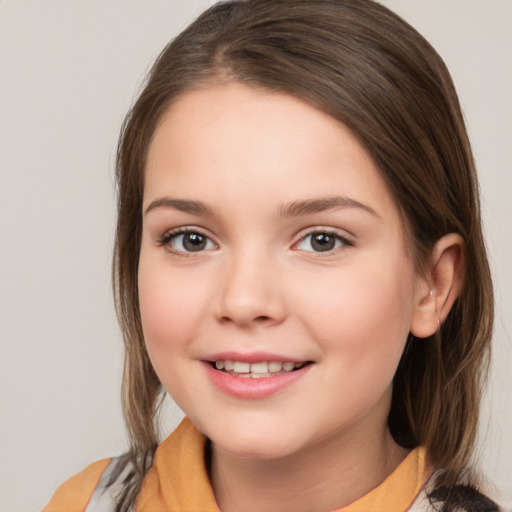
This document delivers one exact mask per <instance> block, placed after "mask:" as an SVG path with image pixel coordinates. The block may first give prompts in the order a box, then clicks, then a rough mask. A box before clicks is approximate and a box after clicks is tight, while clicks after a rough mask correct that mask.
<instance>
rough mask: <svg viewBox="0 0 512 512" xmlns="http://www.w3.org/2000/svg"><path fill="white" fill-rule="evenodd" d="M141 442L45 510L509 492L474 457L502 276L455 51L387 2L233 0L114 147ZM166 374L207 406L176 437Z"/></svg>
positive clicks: (459, 501)
mask: <svg viewBox="0 0 512 512" xmlns="http://www.w3.org/2000/svg"><path fill="white" fill-rule="evenodd" d="M117 164H118V166H117V169H118V174H117V180H118V192H119V196H118V225H117V238H116V247H115V258H114V284H115V292H116V303H117V307H118V315H119V319H120V323H121V327H122V330H123V333H124V339H125V348H126V356H125V372H124V382H123V405H124V414H125V419H126V424H127V428H128V432H129V436H130V441H131V449H130V451H129V453H127V454H126V455H124V456H122V457H119V458H114V459H109V460H105V461H100V462H98V463H95V464H93V465H91V466H89V467H88V468H87V469H86V470H85V471H84V472H83V473H81V474H79V475H77V476H76V477H74V478H73V479H71V480H70V481H68V482H67V483H65V484H64V485H63V486H62V487H61V488H60V489H59V490H58V491H57V493H56V494H55V496H54V498H53V499H52V501H51V502H50V504H49V505H48V506H47V508H46V509H45V510H46V511H48V512H51V511H57V510H66V511H68V512H71V511H74V510H77V511H78V510H87V511H88V512H89V511H96V510H101V511H108V510H116V511H122V512H127V511H130V510H137V511H148V512H149V511H157V510H158V511H197V512H206V511H208V512H209V511H218V510H220V511H222V512H232V511H237V512H245V511H247V512H250V511H261V510H265V511H280V512H283V511H288V510H293V511H307V512H315V511H318V512H320V511H327V510H344V511H350V512H355V511H369V510H372V511H382V512H384V511H405V510H415V511H420V510H421V511H423V510H444V511H449V510H461V509H462V510H467V511H480V510H482V511H483V510H488V511H491V510H498V506H497V505H496V504H495V503H494V502H493V501H492V500H490V499H489V498H487V497H486V496H484V495H483V494H482V493H481V492H479V490H478V489H479V481H478V479H477V478H476V476H475V475H474V474H472V473H471V471H470V456H471V452H472V448H473V444H474V440H475V435H476V428H477V418H478V408H479V401H480V394H481V390H482V385H483V380H484V377H485V374H486V369H487V364H488V357H489V344H490V338H491V331H492V318H493V299H492V285H491V280H490V274H489V268H488V263H487V258H486V254H485V248H484V244H483V239H482V233H481V226H480V213H479V204H478V193H477V182H476V176H475V168H474V162H473V158H472V155H471V149H470V146H469V141H468V137H467V134H466V130H465V127H464V122H463V117H462V113H461V110H460V106H459V103H458V100H457V96H456V93H455V90H454V87H453V84H452V81H451V79H450V76H449V73H448V71H447V70H446V67H445V65H444V63H443V62H442V60H441V59H440V57H439V56H438V55H437V54H436V52H435V51H434V50H433V49H432V47H431V46H430V45H429V44H428V43H427V42H426V41H425V40H424V39H423V38H422V37H421V36H420V35H419V34H418V33H417V32H416V31H415V30H414V29H412V28H411V27H410V26H409V25H407V24H406V23H405V22H404V21H403V20H401V19H400V18H399V17H397V16H396V15H394V14H393V13H391V12H390V11H389V10H387V9H386V8H384V7H382V6H380V5H379V4H377V3H375V2H373V1H371V0H314V1H313V0H274V1H272V2H268V1H265V0H248V1H229V2H225V3H220V4H218V5H216V6H214V7H212V8H211V9H209V10H208V11H207V12H205V13H204V14H203V15H202V16H201V17H200V18H199V19H198V20H197V21H195V22H194V23H193V24H192V25H190V26H189V27H188V28H187V29H186V30H185V31H184V32H183V33H182V34H180V35H179V36H178V37H177V38H176V39H175V40H174V41H172V42H171V43H170V44H169V45H168V46H167V47H166V48H165V50H164V51H163V52H162V54H161V55H160V57H159V58H158V60H157V62H156V63H155V65H154V67H153V69H152V71H151V72H150V75H149V77H148V80H147V83H146V86H145V88H144V90H143V91H142V93H141V95H140V97H139V99H138V100H137V102H136V103H135V105H134V107H133V108H132V110H131V112H130V113H129V115H128V117H127V119H126V122H125V125H124V127H123V130H122V135H121V139H120V143H119V150H118V160H117ZM164 392H168V393H169V394H170V395H171V396H172V398H173V399H174V400H175V401H176V402H177V404H178V405H179V406H180V407H181V408H182V409H183V411H184V412H185V413H186V415H187V418H186V419H185V420H184V421H183V423H182V424H181V425H180V426H179V427H178V429H177V430H176V431H175V432H174V433H173V434H171V436H170V437H169V438H167V439H166V440H165V441H164V442H163V443H161V444H160V445H158V442H157V439H158V436H157V432H156V428H155V423H156V419H157V411H158V406H159V404H160V403H161V398H162V396H163V393H164Z"/></svg>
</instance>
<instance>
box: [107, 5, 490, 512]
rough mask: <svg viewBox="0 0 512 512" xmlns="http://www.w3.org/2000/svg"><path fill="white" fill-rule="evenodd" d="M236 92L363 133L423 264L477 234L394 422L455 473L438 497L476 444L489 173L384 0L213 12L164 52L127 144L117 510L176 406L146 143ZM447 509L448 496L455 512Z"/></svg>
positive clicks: (122, 171)
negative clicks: (124, 442)
mask: <svg viewBox="0 0 512 512" xmlns="http://www.w3.org/2000/svg"><path fill="white" fill-rule="evenodd" d="M222 81H226V82H228V81H236V82H240V83H243V84H246V85H249V86H256V87H263V88H266V89H269V90H273V91H280V92H285V93H287V94H291V95H293V96H296V97H299V98H301V99H303V100H305V101H307V102H309V103H310V104H311V105H313V106H315V107H316V108H318V109H319V110H321V111H323V112H325V113H327V114H329V115H330V116H332V117H333V118H335V119H337V120H339V121H340V122H341V123H343V124H345V125H346V126H347V127H349V128H350V129H351V131H352V133H353V134H354V135H355V136H356V137H357V138H358V139H359V141H360V142H361V143H362V144H363V146H364V147H365V148H366V149H367V151H368V152H369V154H370V155H371V156H372V157H373V159H374V161H375V162H376V164H377V166H378V168H379V169H380V171H381V173H382V176H383V177H384V179H385V180H386V182H387V185H388V187H389V190H390V191H391V193H392V194H393V195H394V197H395V199H396V201H397V204H398V205H399V208H400V209H401V212H402V215H403V218H404V223H405V225H406V226H407V239H408V244H409V247H410V249H411V253H412V255H413V257H414V258H415V261H416V263H417V266H418V268H420V269H421V268H422V266H423V265H424V263H425V262H426V259H427V257H428V256H429V255H430V251H431V250H432V248H433V246H434V244H435V242H436V241H437V240H438V239H439V238H440V237H442V236H443V235H445V234H447V233H450V232H455V233H459V234H460V235H461V236H462V237H463V239H464V241H465V243H466V276H467V278H466V280H465V284H464V287H463V289H462V293H461V295H460V297H459V298H458V300H457V301H456V303H455V305H454V307H453V308H452V311H451V312H450V314H449V315H448V318H447V319H446V321H445V322H444V324H443V325H442V328H441V329H440V331H439V332H438V333H437V334H436V335H434V336H432V337H431V338H430V339H427V340H416V339H414V338H413V337H410V339H409V341H408V343H407V346H406V350H405V351H404V354H403V356H402V360H401V362H400V365H399V367H398V370H397V373H396V375H395V380H394V389H393V400H392V406H391V411H390V414H389V426H390V429H391V432H392V434H393V436H394V437H395V440H396V441H397V442H398V443H400V444H402V445H403V446H407V447H412V446H416V445H424V446H425V447H426V449H427V453H428V455H429V457H430V459H431V460H432V462H433V463H434V465H435V467H436V468H438V469H440V470H441V471H440V472H438V473H437V481H436V482H437V484H438V486H443V487H445V488H447V489H448V490H450V489H453V488H454V486H455V484H456V483H457V482H458V481H460V478H461V476H462V474H463V471H464V469H465V468H467V467H468V466H469V462H470V456H471V453H472V449H473V445H474V441H475V436H476V431H477V420H478V410H479V404H480V398H481V393H482V389H483V385H484V379H485V376H486V371H487V366H488V360H489V353H490V339H491V332H492V322H493V296H492V284H491V278H490V272H489V267H488V262H487V258H486V253H485V247H484V242H483V237H482V232H481V220H480V207H479V199H478V185H477V179H476V171H475V164H474V160H473V156H472V153H471V148H470V144H469V140H468V136H467V133H466V129H465V125H464V120H463V115H462V112H461V108H460V105H459V101H458V99H457V95H456V92H455V88H454V86H453V83H452V80H451V78H450V75H449V72H448V70H447V68H446V66H445V64H444V62H443V61H442V59H441V58H440V57H439V55H438V54H437V53H436V51H435V50H434V49H433V48H432V47H431V46H430V44H429V43H428V42H427V41H426V40H425V39H424V38H423V37H422V36H421V35H420V34H418V32H416V31H415V30H414V29H413V28H412V27H411V26H410V25H408V24H407V23H406V22H405V21H403V20H402V19H401V18H400V17H398V16H397V15H395V14H394V13H392V12H391V11H389V10H388V9H386V8H385V7H383V6H381V5H379V4H377V3H376V2H374V1H372V0H272V1H268V0H247V1H243V0H239V1H228V2H223V3H219V4H217V5H215V6H214V7H212V8H210V9H209V10H207V11H206V12H205V13H204V14H202V15H201V16H200V17H199V18H198V19H197V20H196V21H195V22H193V23H192V24H191V25H190V26H189V27H188V28H187V29H186V30H185V31H183V32H182V33H181V34H180V35H179V36H178V37H176V38H175V39H174V40H173V41H171V43H170V44H169V45H168V46H167V47H166V48H165V49H164V50H163V52H162V53H161V54H160V56H159V57H158V59H157V60H156V62H155V64H154V66H153V68H152V70H151V72H150V73H149V76H148V78H147V82H146V84H145V87H144V88H143V90H142V93H141V94H140V96H139V98H138V100H137V101H136V103H135V104H134V106H133V108H132V109H131V111H130V112H129V114H128V116H127V118H126V120H125V123H124V125H123V129H122V133H121V138H120V142H119V147H118V155H117V184H118V224H117V235H116V244H115V255H114V272H113V273H114V289H115V296H116V305H117V312H118V316H119V321H120V324H121V328H122V331H123V334H124V341H125V349H126V355H125V366H124V377H123V411H124V416H125V421H126V425H127V428H128V433H129V437H130V442H131V451H130V454H131V458H132V462H133V463H134V464H135V468H136V473H135V474H134V475H133V478H132V480H131V481H130V482H129V483H127V485H126V486H125V489H124V492H123V495H122V496H121V498H120V500H119V506H118V510H128V507H129V505H130V504H133V503H134V502H135V499H136V497H137V494H138V492H139V490H140V485H141V483H142V479H143V478H144V476H145V473H146V471H147V467H148V465H149V464H150V462H151V458H152V455H153V453H154V450H155V449H156V446H157V433H156V429H155V420H156V418H155V415H156V412H157V409H158V404H159V397H160V396H161V395H162V388H161V384H160V382H159V380H158V377H157V376H156V374H155V372H154V370H153V368H152V366H151V363H150V361H149V358H148V355H147V352H146V349H145V345H144V339H143V335H142V327H141V318H140V312H139V304H138V293H137V271H138V259H139V250H140V241H141V229H142V197H143V188H144V166H145V160H146V155H147V151H148V146H149V142H150V141H151V137H152V134H153V132H154V130H155V128H156V126H157V125H158V123H159V121H160V119H161V118H162V115H163V114H164V113H165V112H166V110H167V109H168V108H169V105H170V104H171V103H172V102H174V101H176V99H177V98H178V97H179V96H180V94H182V93H183V92H184V91H187V90H190V89H191V88H197V87H202V86H208V84H212V83H219V82H222ZM448 495H449V493H448ZM449 504H450V497H449V496H448V500H447V501H446V502H445V503H444V505H443V507H444V508H445V509H446V510H448V509H449V508H450V505H449Z"/></svg>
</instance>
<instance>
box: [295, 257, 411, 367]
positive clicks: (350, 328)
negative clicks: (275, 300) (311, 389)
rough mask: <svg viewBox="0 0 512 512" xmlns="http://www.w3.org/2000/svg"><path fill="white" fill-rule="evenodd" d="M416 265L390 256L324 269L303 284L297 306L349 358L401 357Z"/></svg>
mask: <svg viewBox="0 0 512 512" xmlns="http://www.w3.org/2000/svg"><path fill="white" fill-rule="evenodd" d="M414 276H415V273H414V271H413V269H412V265H411V263H410V262H409V261H408V260H405V259H404V258H403V257H402V258H401V257H398V256H396V255H395V257H389V258H388V261H385V262H384V261H382V260H380V261H379V264H378V265H375V264H374V265H371V264H368V262H363V261H358V264H355V265H348V266H346V267H344V268H342V269H340V271H339V274H338V275H337V276H332V275H327V274H326V275H325V276H322V275H319V276H316V279H315V280H314V282H313V281H311V282H310V283H306V286H303V287H302V289H303V290H307V293H304V292H302V293H300V292H299V291H297V297H299V296H300V297H301V300H300V303H299V302H298V307H300V308H301V310H302V311H303V314H302V315H301V316H302V317H304V316H305V315H306V313H305V312H306V311H307V310H308V309H309V310H310V313H309V314H308V315H307V318H309V328H310V330H311V331H312V335H313V336H314V338H315V339H317V340H318V343H319V344H320V345H321V346H322V347H323V348H324V349H325V350H326V351H327V350H328V351H329V352H330V353H335V354H339V355H340V356H343V358H344V359H345V360H346V361H347V364H361V363H363V362H364V361H365V360H367V361H371V362H374V361H380V362H385V361H389V363H390V364H393V365H394V363H395V362H396V363H397V364H398V360H399V359H400V356H401V353H402V351H403V347H404V345H405V341H406V339H407V335H408V333H409V329H410V323H411V318H412V312H413V299H414V279H415V277H414Z"/></svg>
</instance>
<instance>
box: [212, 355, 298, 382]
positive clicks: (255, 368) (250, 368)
mask: <svg viewBox="0 0 512 512" xmlns="http://www.w3.org/2000/svg"><path fill="white" fill-rule="evenodd" d="M305 364H306V363H304V362H300V363H294V362H292V361H286V362H285V363H283V362H281V361H268V362H267V361H260V362H258V363H252V364H251V363H246V362H245V361H232V360H230V359H226V360H225V361H223V360H217V361H215V368H217V370H224V371H226V372H232V374H235V375H236V374H238V375H239V376H240V377H252V378H255V379H256V378H261V377H270V376H271V375H272V374H278V373H283V372H291V371H292V370H296V369H298V368H302V367H303V366H304V365H305Z"/></svg>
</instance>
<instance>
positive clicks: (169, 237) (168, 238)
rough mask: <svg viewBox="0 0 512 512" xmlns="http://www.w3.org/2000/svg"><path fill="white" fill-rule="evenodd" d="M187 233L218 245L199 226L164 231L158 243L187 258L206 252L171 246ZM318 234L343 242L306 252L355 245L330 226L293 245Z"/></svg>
mask: <svg viewBox="0 0 512 512" xmlns="http://www.w3.org/2000/svg"><path fill="white" fill-rule="evenodd" d="M187 234H197V235H201V236H202V237H204V238H206V239H207V241H210V242H211V243H213V244H214V245H215V246H217V244H216V243H215V242H214V241H213V240H212V239H211V238H210V237H209V236H208V235H207V234H206V233H205V232H204V231H203V230H201V229H199V228H197V227H180V228H176V229H171V230H170V231H167V232H166V233H164V234H163V235H162V236H161V237H160V238H159V239H158V240H157V243H158V245H159V246H162V247H165V248H166V249H167V250H168V251H169V252H171V253H172V254H175V255H177V256H181V257H185V258H187V257H190V256H193V255H194V253H195V252H198V253H199V252H204V249H203V250H200V251H181V250H176V249H175V248H173V247H172V246H171V242H172V241H173V239H175V238H177V237H178V236H181V235H187ZM317 234H321V235H327V236H329V237H333V238H334V239H335V240H336V241H338V242H340V243H341V246H339V247H335V248H334V249H331V250H327V251H314V250H312V251H307V250H304V252H311V253H313V254H315V255H316V256H319V257H321V256H324V255H325V256H329V255H331V254H333V252H335V251H336V250H339V249H342V248H343V247H353V246H354V242H353V240H351V239H350V238H348V237H347V236H344V235H341V234H340V233H339V232H338V231H336V230H333V229H329V228H321V227H318V228H314V229H311V230H309V231H305V232H303V233H302V236H301V238H300V239H299V240H298V241H297V242H295V243H294V244H293V246H292V247H297V246H298V245H299V244H300V243H302V242H304V241H305V240H306V239H307V238H308V237H312V236H314V235H317ZM217 247H218V246H217Z"/></svg>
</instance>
